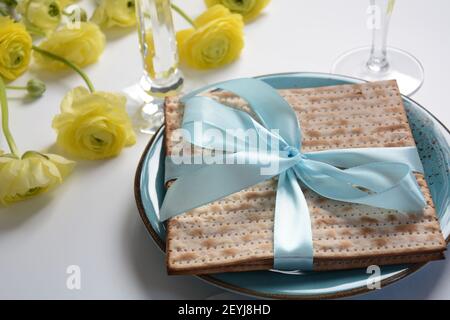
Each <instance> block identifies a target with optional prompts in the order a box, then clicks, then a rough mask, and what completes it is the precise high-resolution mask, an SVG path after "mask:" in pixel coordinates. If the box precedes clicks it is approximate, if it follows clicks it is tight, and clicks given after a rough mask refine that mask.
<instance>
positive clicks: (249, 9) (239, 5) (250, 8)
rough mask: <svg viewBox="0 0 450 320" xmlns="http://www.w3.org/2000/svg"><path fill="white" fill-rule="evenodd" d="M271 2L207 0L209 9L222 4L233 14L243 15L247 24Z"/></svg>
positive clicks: (258, 0) (265, 0)
mask: <svg viewBox="0 0 450 320" xmlns="http://www.w3.org/2000/svg"><path fill="white" fill-rule="evenodd" d="M269 2H270V0H205V3H206V5H207V6H208V7H212V6H214V5H216V4H221V5H223V6H225V7H227V8H228V9H230V10H231V12H234V13H239V14H241V15H242V17H243V18H244V21H245V22H248V21H251V20H253V19H254V18H256V17H257V16H258V15H259V14H260V13H261V11H262V10H263V9H264V8H265V7H266V6H267V5H268V4H269Z"/></svg>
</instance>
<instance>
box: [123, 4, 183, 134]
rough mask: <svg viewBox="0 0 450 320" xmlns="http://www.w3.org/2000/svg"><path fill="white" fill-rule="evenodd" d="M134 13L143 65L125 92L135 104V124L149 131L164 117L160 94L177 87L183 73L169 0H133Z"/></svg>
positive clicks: (156, 127) (162, 94)
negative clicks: (132, 83) (136, 79)
mask: <svg viewBox="0 0 450 320" xmlns="http://www.w3.org/2000/svg"><path fill="white" fill-rule="evenodd" d="M136 16H137V21H138V32H139V33H138V34H139V48H140V52H141V57H142V64H143V67H144V68H143V74H142V77H141V79H140V82H139V83H138V84H136V85H134V86H131V87H130V88H127V89H125V93H126V94H127V96H128V101H129V104H130V103H131V104H132V105H134V108H133V107H132V109H136V106H138V108H137V111H136V112H134V114H133V117H132V118H133V122H134V124H135V127H137V129H139V130H140V131H141V132H144V133H148V134H153V133H155V131H156V130H157V129H158V128H159V127H160V126H161V124H162V123H163V120H164V110H163V106H164V98H165V97H167V96H171V95H175V94H177V93H178V92H179V91H180V90H181V87H182V85H183V77H182V74H181V72H180V70H179V69H178V52H177V42H176V36H175V31H174V26H173V21H172V11H171V3H170V0H136ZM129 109H130V106H129Z"/></svg>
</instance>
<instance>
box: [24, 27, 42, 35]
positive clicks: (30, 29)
mask: <svg viewBox="0 0 450 320" xmlns="http://www.w3.org/2000/svg"><path fill="white" fill-rule="evenodd" d="M27 31H28V32H29V33H31V34H34V35H37V36H40V37H45V36H46V34H45V32H44V31H42V30H41V29H39V28H35V27H32V26H27Z"/></svg>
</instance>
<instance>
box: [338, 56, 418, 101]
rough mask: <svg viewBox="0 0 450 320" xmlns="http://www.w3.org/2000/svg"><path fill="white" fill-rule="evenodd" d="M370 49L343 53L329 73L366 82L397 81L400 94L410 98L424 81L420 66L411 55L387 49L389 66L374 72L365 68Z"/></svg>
mask: <svg viewBox="0 0 450 320" xmlns="http://www.w3.org/2000/svg"><path fill="white" fill-rule="evenodd" d="M370 52H371V48H370V47H363V48H357V49H353V50H351V51H349V52H346V53H344V54H343V55H342V56H340V57H339V58H338V59H337V60H336V61H335V63H334V65H333V67H332V69H331V72H332V73H335V74H341V75H346V76H351V77H355V78H360V79H364V80H367V81H381V80H392V79H395V80H397V83H398V86H399V89H400V92H401V93H402V94H404V95H407V96H410V95H413V94H414V93H416V92H417V90H419V89H420V87H421V86H422V84H423V81H424V70H423V66H422V64H421V63H420V62H419V60H417V59H416V58H415V57H414V56H412V55H411V54H409V53H407V52H405V51H403V50H400V49H396V48H391V47H389V48H387V60H388V62H389V66H388V68H387V69H386V71H381V72H374V71H372V70H370V69H369V68H368V67H367V61H368V60H369V57H370Z"/></svg>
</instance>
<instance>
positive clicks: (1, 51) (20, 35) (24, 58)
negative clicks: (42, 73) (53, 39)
mask: <svg viewBox="0 0 450 320" xmlns="http://www.w3.org/2000/svg"><path fill="white" fill-rule="evenodd" d="M31 46H32V39H31V36H30V35H29V34H28V32H27V31H26V30H25V27H24V25H23V24H21V23H15V22H14V21H12V20H11V19H10V18H7V17H2V16H0V76H2V77H3V78H5V79H6V80H14V79H16V78H17V77H19V76H20V75H21V74H22V73H23V72H25V70H27V68H28V64H29V63H30V57H31Z"/></svg>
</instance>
